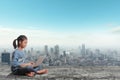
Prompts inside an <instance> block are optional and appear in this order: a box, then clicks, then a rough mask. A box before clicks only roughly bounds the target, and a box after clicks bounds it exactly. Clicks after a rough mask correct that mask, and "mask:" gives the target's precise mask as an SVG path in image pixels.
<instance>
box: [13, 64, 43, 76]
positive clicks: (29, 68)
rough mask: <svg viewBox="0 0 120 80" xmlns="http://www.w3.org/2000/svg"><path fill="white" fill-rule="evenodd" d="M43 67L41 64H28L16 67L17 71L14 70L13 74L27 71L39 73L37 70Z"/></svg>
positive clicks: (23, 73)
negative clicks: (33, 65) (35, 65)
mask: <svg viewBox="0 0 120 80" xmlns="http://www.w3.org/2000/svg"><path fill="white" fill-rule="evenodd" d="M41 69H42V66H41V65H39V66H37V67H32V66H27V67H24V68H18V69H16V71H15V72H13V74H15V75H25V73H29V72H35V73H37V71H39V70H41Z"/></svg>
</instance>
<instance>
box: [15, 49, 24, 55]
mask: <svg viewBox="0 0 120 80" xmlns="http://www.w3.org/2000/svg"><path fill="white" fill-rule="evenodd" d="M13 53H14V54H24V52H23V51H21V50H18V49H15V51H14V52H13Z"/></svg>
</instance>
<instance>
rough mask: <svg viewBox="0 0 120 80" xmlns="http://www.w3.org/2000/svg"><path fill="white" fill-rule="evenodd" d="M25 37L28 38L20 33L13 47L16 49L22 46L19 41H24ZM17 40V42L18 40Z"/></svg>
mask: <svg viewBox="0 0 120 80" xmlns="http://www.w3.org/2000/svg"><path fill="white" fill-rule="evenodd" d="M25 39H27V37H26V36H25V35H20V36H19V37H18V38H17V39H15V40H14V41H13V47H14V49H16V48H17V47H19V46H20V44H19V42H20V41H21V42H22V41H24V40H25ZM16 41H17V42H16Z"/></svg>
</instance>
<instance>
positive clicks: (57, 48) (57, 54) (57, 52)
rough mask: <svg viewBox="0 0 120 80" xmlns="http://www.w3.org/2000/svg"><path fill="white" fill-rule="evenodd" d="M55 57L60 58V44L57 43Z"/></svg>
mask: <svg viewBox="0 0 120 80" xmlns="http://www.w3.org/2000/svg"><path fill="white" fill-rule="evenodd" d="M54 54H55V57H56V58H58V57H59V45H55V52H54Z"/></svg>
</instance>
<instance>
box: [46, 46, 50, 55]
mask: <svg viewBox="0 0 120 80" xmlns="http://www.w3.org/2000/svg"><path fill="white" fill-rule="evenodd" d="M45 54H46V55H47V56H48V55H49V51H48V46H47V45H45Z"/></svg>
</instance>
